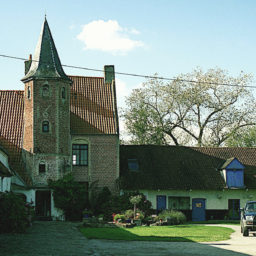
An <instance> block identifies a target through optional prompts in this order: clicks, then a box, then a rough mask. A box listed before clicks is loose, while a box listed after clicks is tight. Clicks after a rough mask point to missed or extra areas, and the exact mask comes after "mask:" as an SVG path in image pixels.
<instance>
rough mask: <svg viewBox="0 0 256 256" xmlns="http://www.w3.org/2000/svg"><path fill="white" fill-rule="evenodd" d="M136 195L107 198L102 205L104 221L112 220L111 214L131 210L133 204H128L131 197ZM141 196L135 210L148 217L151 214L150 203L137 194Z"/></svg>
mask: <svg viewBox="0 0 256 256" xmlns="http://www.w3.org/2000/svg"><path fill="white" fill-rule="evenodd" d="M136 195H138V192H131V193H125V194H123V195H112V196H110V197H108V200H107V201H106V202H105V203H104V204H102V209H101V212H100V213H102V214H104V219H105V220H109V221H110V220H112V214H113V213H121V212H125V211H126V210H127V209H131V208H133V204H132V203H131V202H130V197H131V196H136ZM139 195H140V196H141V200H140V203H138V205H137V208H138V209H140V210H141V211H143V213H144V214H145V215H146V216H148V215H150V214H151V213H152V204H151V202H150V201H148V200H146V197H145V195H143V194H139Z"/></svg>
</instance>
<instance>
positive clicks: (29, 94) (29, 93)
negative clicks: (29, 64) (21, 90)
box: [27, 86, 31, 99]
mask: <svg viewBox="0 0 256 256" xmlns="http://www.w3.org/2000/svg"><path fill="white" fill-rule="evenodd" d="M27 94H28V95H27V96H28V99H30V97H31V91H30V86H28V89H27Z"/></svg>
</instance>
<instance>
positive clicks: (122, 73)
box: [0, 54, 256, 88]
mask: <svg viewBox="0 0 256 256" xmlns="http://www.w3.org/2000/svg"><path fill="white" fill-rule="evenodd" d="M0 57H4V58H9V59H16V60H23V61H27V60H28V59H25V58H20V57H15V56H10V55H4V54H0ZM32 61H35V62H38V61H37V60H32ZM62 67H66V68H74V69H82V70H88V71H96V72H103V73H104V70H102V69H95V68H87V67H79V66H72V65H65V64H63V65H62ZM115 74H118V75H124V76H134V77H142V78H149V79H160V80H167V81H177V82H187V83H195V84H212V85H224V86H233V87H240V86H242V85H239V84H228V83H215V82H207V81H205V82H201V81H195V80H187V79H179V78H168V77H159V76H149V75H141V74H133V73H126V72H116V71H115ZM242 87H247V88H256V86H253V85H243V86H242Z"/></svg>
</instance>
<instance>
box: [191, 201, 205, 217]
mask: <svg viewBox="0 0 256 256" xmlns="http://www.w3.org/2000/svg"><path fill="white" fill-rule="evenodd" d="M192 221H205V199H203V198H193V199H192Z"/></svg>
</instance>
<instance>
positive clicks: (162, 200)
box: [156, 196, 166, 212]
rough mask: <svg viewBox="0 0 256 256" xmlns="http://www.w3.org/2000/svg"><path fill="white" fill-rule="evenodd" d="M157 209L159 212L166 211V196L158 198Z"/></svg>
mask: <svg viewBox="0 0 256 256" xmlns="http://www.w3.org/2000/svg"><path fill="white" fill-rule="evenodd" d="M156 209H157V212H160V211H162V210H165V209H166V196H156Z"/></svg>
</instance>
